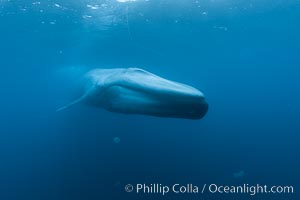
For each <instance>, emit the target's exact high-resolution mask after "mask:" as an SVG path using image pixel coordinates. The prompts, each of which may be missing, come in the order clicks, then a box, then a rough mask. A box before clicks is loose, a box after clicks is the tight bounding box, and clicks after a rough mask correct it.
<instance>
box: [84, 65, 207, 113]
mask: <svg viewBox="0 0 300 200" xmlns="http://www.w3.org/2000/svg"><path fill="white" fill-rule="evenodd" d="M86 77H87V79H88V80H90V83H92V84H91V85H93V87H92V90H91V92H89V95H87V100H88V101H86V102H88V103H89V104H92V105H94V106H98V107H103V108H105V109H107V110H109V111H112V112H119V113H125V114H144V115H152V116H159V117H172V118H186V119H201V118H202V117H204V116H205V114H206V113H207V111H208V103H207V102H206V99H205V97H204V95H203V93H202V92H200V91H199V90H197V89H195V88H194V87H191V86H188V85H185V84H182V83H178V82H174V81H170V80H167V79H164V78H161V77H159V76H156V75H154V74H152V73H149V72H147V71H145V70H142V69H138V68H129V69H120V68H119V69H95V70H92V71H90V72H89V73H88V74H87V76H86Z"/></svg>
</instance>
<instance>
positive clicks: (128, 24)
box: [0, 0, 300, 200]
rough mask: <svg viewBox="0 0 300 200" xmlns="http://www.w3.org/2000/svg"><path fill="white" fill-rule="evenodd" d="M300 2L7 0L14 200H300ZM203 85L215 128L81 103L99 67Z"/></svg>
mask: <svg viewBox="0 0 300 200" xmlns="http://www.w3.org/2000/svg"><path fill="white" fill-rule="evenodd" d="M299 19H300V2H299V1H296V0H293V1H292V0H251V1H246V0H240V1H238V0H184V1H179V0H177V1H172V0H136V1H128V2H126V1H125V2H124V1H120V0H119V1H115V0H80V1H72V0H47V1H46V0H44V1H36V0H33V1H32V0H0V58H1V60H0V64H1V65H0V76H1V78H0V87H1V99H0V110H1V112H0V199H3V200H19V199H20V200H27V199H30V200H35V199H37V200H41V199H43V200H47V199H49V200H50V199H51V200H52V199H55V200H69V199H70V200H71V199H72V200H75V199H81V200H90V199H93V200H94V199H250V198H251V199H284V200H286V199H295V200H296V199H299V197H300V196H299V186H300V185H299V180H300V174H299V169H300V161H299V158H300V156H299V154H300V146H299V141H300V136H299V133H300V123H299V117H300V106H299V102H300V78H299V77H300V69H299V67H300V56H299V54H300V37H299V36H300V20H299ZM115 67H124V68H125V67H139V68H143V69H146V70H148V71H151V72H153V73H155V74H158V75H160V76H162V77H166V78H168V79H170V80H176V81H178V82H182V83H186V84H189V85H192V86H194V87H196V88H199V89H200V90H201V91H202V92H203V93H204V94H205V96H206V99H207V101H208V103H209V111H208V113H207V115H206V116H205V117H204V118H203V119H201V120H185V119H169V118H156V117H149V116H140V115H124V114H117V113H111V112H107V111H105V110H102V109H98V108H94V107H89V106H85V105H81V104H78V105H76V106H74V107H72V108H70V109H68V110H65V111H63V112H55V110H56V109H57V108H59V107H61V106H63V105H65V104H66V103H67V102H68V101H69V100H70V93H71V90H72V84H73V82H72V79H74V78H76V77H77V76H78V74H80V73H81V72H82V71H84V70H86V69H92V68H115ZM138 183H142V184H143V183H146V184H149V185H150V184H154V183H160V184H166V185H172V184H174V183H179V184H182V185H186V184H188V183H192V184H194V185H203V184H213V183H214V184H220V185H240V184H244V183H246V184H250V185H255V184H267V185H292V186H294V194H258V195H254V196H251V195H249V194H209V193H208V192H207V193H204V194H180V195H178V194H168V195H165V196H162V195H161V194H135V193H126V192H125V191H124V187H125V185H126V184H133V185H134V184H138Z"/></svg>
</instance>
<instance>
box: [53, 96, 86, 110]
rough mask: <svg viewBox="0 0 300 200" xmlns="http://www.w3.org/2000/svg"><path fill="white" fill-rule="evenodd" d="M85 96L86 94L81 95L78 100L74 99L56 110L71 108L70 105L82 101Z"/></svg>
mask: <svg viewBox="0 0 300 200" xmlns="http://www.w3.org/2000/svg"><path fill="white" fill-rule="evenodd" d="M85 97H86V95H83V96H82V97H80V98H79V99H76V100H74V101H72V102H71V103H68V104H67V105H65V106H63V107H61V108H59V109H57V110H56V112H59V111H62V110H65V109H67V108H69V107H71V106H73V105H75V104H77V103H79V102H81V101H82V100H83V99H84V98H85Z"/></svg>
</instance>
